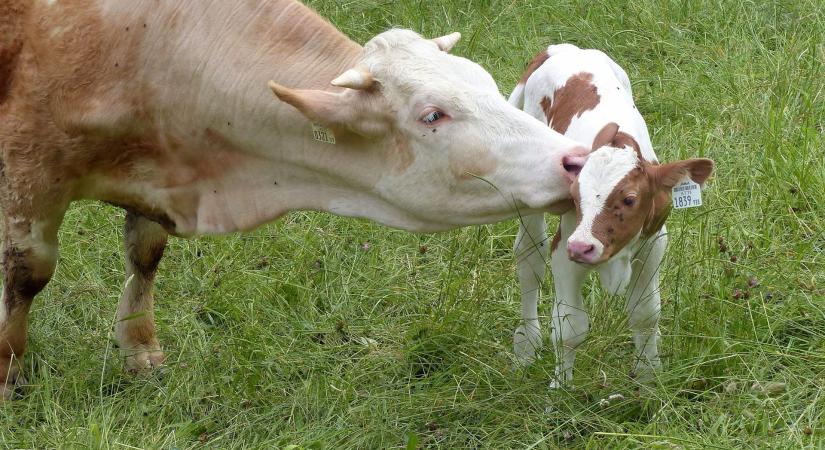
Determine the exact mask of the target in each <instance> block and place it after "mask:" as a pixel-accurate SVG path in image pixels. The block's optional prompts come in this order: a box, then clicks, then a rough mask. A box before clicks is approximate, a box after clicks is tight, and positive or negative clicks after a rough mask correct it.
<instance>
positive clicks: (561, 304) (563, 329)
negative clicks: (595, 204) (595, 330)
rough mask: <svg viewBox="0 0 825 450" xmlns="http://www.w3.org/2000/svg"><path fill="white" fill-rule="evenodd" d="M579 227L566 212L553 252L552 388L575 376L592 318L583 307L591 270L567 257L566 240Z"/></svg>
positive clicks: (572, 216) (573, 216)
mask: <svg viewBox="0 0 825 450" xmlns="http://www.w3.org/2000/svg"><path fill="white" fill-rule="evenodd" d="M575 228H576V216H575V213H567V214H565V215H564V216H562V218H561V224H560V226H559V233H560V240H559V245H558V246H557V247H556V248H555V250H553V252H552V254H551V265H552V268H553V284H554V286H555V291H556V298H555V302H554V305H553V315H552V327H553V328H552V340H553V347H554V350H555V353H556V379H555V380H554V381H553V382H552V383H550V387H551V388H558V387H561V386H562V385H564V384H565V383H566V382H568V381H570V380H571V379H572V378H573V364H574V363H575V362H576V348H577V347H578V346H579V345H581V343H582V342H584V340H585V339H586V338H587V332H588V330H589V329H590V318H589V317H588V316H587V311H586V310H585V308H584V297H583V296H582V293H581V290H582V284H583V283H584V279H585V277H586V276H587V274H588V272H589V269H588V268H586V267H583V266H581V265H579V264H576V263H574V262H573V261H570V259H569V258H568V257H567V239H568V238H569V237H570V234H571V233H572V232H573V230H574V229H575Z"/></svg>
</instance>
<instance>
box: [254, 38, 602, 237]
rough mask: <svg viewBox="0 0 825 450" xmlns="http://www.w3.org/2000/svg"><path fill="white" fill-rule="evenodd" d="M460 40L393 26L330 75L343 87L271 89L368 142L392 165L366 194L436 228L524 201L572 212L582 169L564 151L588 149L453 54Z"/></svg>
mask: <svg viewBox="0 0 825 450" xmlns="http://www.w3.org/2000/svg"><path fill="white" fill-rule="evenodd" d="M459 37H460V35H459V34H458V33H453V34H450V35H447V36H444V37H441V38H437V39H424V38H422V37H421V36H419V35H418V34H416V33H414V32H412V31H409V30H397V29H396V30H390V31H387V32H384V33H382V34H379V35H378V36H376V37H375V38H373V39H372V40H370V41H369V42H367V44H366V45H365V46H364V51H363V55H362V58H361V60H360V62H358V64H357V65H356V66H355V67H353V68H351V69H349V70H347V71H345V72H344V73H343V74H341V75H340V76H339V77H337V78H336V79H334V80H333V81H332V84H333V85H334V86H338V87H341V88H344V89H343V90H335V89H332V90H295V89H288V88H285V87H283V86H279V85H277V84H275V83H270V87H271V88H272V90H273V91H274V92H275V95H276V96H277V97H278V98H280V99H281V100H283V101H285V102H287V103H289V104H291V105H293V106H295V107H296V108H297V109H298V110H300V111H301V112H302V113H303V114H304V115H305V116H307V117H308V118H310V119H311V120H313V121H316V122H320V123H321V124H325V125H327V126H329V127H331V128H333V129H340V130H347V131H348V132H352V133H355V134H357V135H360V136H361V137H363V138H366V139H367V140H368V141H369V142H371V143H372V144H370V147H371V148H370V149H366V150H365V151H375V158H382V159H384V160H387V161H388V163H387V164H388V165H391V167H389V166H388V167H386V170H385V169H381V170H382V174H381V178H380V181H378V183H377V184H376V185H375V186H372V187H370V192H369V194H370V195H372V196H375V197H379V198H380V199H381V201H382V202H384V203H385V204H389V205H391V207H392V208H396V209H400V210H401V211H403V212H404V213H406V214H409V215H411V216H414V217H415V218H416V219H418V220H420V221H421V222H422V223H427V224H431V226H432V228H433V229H438V228H442V229H443V228H451V227H455V226H461V225H469V224H475V223H488V222H493V221H497V220H501V219H504V218H508V217H512V216H514V215H515V214H516V209H518V208H521V209H523V210H524V211H525V212H526V211H540V210H550V211H552V212H561V211H563V210H565V209H569V208H570V207H572V204H571V203H570V201H569V186H570V183H571V182H572V178H573V177H572V176H570V174H569V173H568V172H571V171H577V170H578V169H579V168H578V167H568V168H567V169H565V167H564V166H563V165H562V158H563V157H564V156H565V155H570V154H574V153H578V154H583V153H586V151H587V149H584V148H582V147H581V146H579V145H578V144H577V143H575V142H574V141H572V140H570V139H567V138H565V137H563V136H561V135H560V134H558V133H555V132H553V131H552V130H549V129H548V128H547V127H546V126H543V124H541V123H540V122H539V121H537V120H536V119H534V118H533V117H531V116H529V115H528V114H526V113H524V112H523V111H521V110H519V109H517V108H515V107H514V106H512V105H510V104H508V103H507V101H506V100H505V99H504V98H503V97H502V96H501V94H500V93H499V91H498V88H497V86H496V83H495V82H494V81H493V78H492V77H491V76H490V74H488V73H487V72H486V71H485V70H484V69H482V68H481V67H480V66H479V65H478V64H475V63H474V62H472V61H469V60H467V59H465V58H461V57H458V56H454V55H451V54H449V53H448V52H449V50H450V49H451V48H452V47H453V45H455V44H456V42H457V41H458V39H459ZM373 144H374V145H373ZM375 147H380V151H379V150H377V149H375ZM393 155H401V157H395V156H393Z"/></svg>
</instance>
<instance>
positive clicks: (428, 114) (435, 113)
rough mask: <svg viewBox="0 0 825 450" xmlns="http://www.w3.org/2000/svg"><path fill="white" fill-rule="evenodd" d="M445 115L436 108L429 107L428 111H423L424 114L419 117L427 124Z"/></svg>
mask: <svg viewBox="0 0 825 450" xmlns="http://www.w3.org/2000/svg"><path fill="white" fill-rule="evenodd" d="M445 116H446V114H444V113H443V112H441V111H439V110H437V109H431V110H429V111H425V113H424V116H422V117H421V121H422V122H424V123H425V124H427V125H433V124H435V123H436V122H438V121H439V120H441V119H443V118H444V117H445Z"/></svg>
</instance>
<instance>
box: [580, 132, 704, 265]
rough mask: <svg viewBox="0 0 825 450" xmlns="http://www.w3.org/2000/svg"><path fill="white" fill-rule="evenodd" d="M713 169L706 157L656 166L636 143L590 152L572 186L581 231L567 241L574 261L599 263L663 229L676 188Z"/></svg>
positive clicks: (696, 179) (699, 178)
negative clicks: (686, 179)
mask: <svg viewBox="0 0 825 450" xmlns="http://www.w3.org/2000/svg"><path fill="white" fill-rule="evenodd" d="M712 171H713V161H711V160H709V159H704V158H698V159H688V160H684V161H676V162H672V163H668V164H662V165H658V164H651V163H648V162H646V161H644V160H643V159H641V158H639V153H638V151H637V150H636V149H635V148H633V147H632V146H624V147H621V148H616V147H611V146H605V147H601V148H600V149H599V150H596V151H594V152H593V153H591V154H590V155H589V157H588V158H587V161H586V162H585V163H584V165H583V167H582V170H581V173H580V174H579V176H578V178H577V179H576V181H575V183H574V184H573V186H572V188H571V192H572V194H573V201H574V203H575V205H576V229H575V231H574V232H573V234H571V236H570V238H569V239H568V240H567V252H568V255H569V257H570V259H572V260H573V261H576V262H581V263H585V264H598V263H601V262H604V261H607V260H608V259H610V257H611V256H613V255H615V254H616V253H618V252H619V251H620V250H622V249H623V248H624V247H625V246H627V245H628V244H630V243H633V242H635V240H637V239H639V238H640V237H642V236H650V235H652V234H653V233H656V232H658V231H659V229H661V227H662V225H663V224H664V222H665V220H666V219H667V216H668V213H669V212H670V201H671V189H672V188H673V187H674V186H675V185H676V184H678V183H679V182H681V181H682V180H683V179H684V178H685V177H688V176H689V177H690V178H691V179H693V181H695V182H696V183H699V184H703V183H704V182H705V180H707V178H708V177H709V176H710V174H711V172H712Z"/></svg>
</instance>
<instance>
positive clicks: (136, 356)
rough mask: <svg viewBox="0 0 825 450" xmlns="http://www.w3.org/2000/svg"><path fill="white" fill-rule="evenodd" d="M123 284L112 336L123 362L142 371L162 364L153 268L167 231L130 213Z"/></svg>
mask: <svg viewBox="0 0 825 450" xmlns="http://www.w3.org/2000/svg"><path fill="white" fill-rule="evenodd" d="M124 234H125V236H124V238H125V247H126V286H125V288H124V289H123V295H121V297H120V303H119V304H118V308H117V323H116V325H115V336H116V338H117V342H118V345H119V346H120V352H121V355H122V356H123V357H124V358H125V361H124V365H125V367H126V369H127V370H129V371H132V372H142V371H146V370H149V369H152V368H154V367H158V366H161V365H162V364H163V360H164V355H163V352H162V351H161V349H160V343H159V342H158V338H157V335H156V334H155V313H154V297H153V294H152V291H153V290H154V284H155V271H156V270H157V268H158V263H160V259H161V257H163V251H164V249H165V248H166V238H167V236H168V234H167V233H166V230H164V229H163V227H162V226H160V225H159V224H157V223H156V222H153V221H151V220H149V219H147V218H145V217H143V216H140V215H138V214H135V213H133V212H127V213H126V225H125V227H124Z"/></svg>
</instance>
